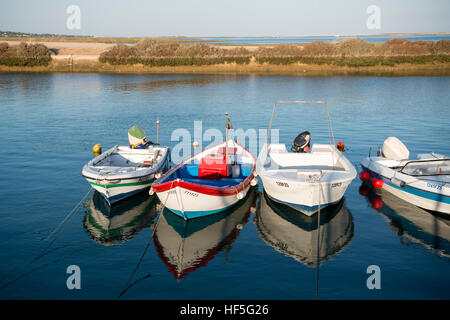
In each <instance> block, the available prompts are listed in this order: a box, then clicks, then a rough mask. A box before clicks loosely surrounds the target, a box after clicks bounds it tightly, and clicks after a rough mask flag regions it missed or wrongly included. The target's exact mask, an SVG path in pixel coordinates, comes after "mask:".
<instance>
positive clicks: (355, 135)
mask: <svg viewBox="0 0 450 320" xmlns="http://www.w3.org/2000/svg"><path fill="white" fill-rule="evenodd" d="M449 87H450V78H449V77H399V78H393V77H293V76H253V75H98V74H0V137H1V140H0V158H1V166H0V177H1V179H0V192H1V197H0V208H1V209H0V218H1V224H0V281H1V282H0V298H1V299H17V298H19V299H80V298H81V299H115V298H117V297H118V296H120V298H121V299H315V298H316V289H318V292H319V298H320V299H449V298H450V290H449V288H450V274H449V272H448V270H449V256H450V245H449V240H450V232H449V230H450V229H449V225H450V223H449V221H446V220H443V219H441V218H439V217H435V216H432V215H430V214H429V213H423V212H422V211H420V210H418V209H416V208H414V207H413V208H409V209H407V210H406V211H405V210H404V209H401V208H402V207H401V206H400V209H399V205H398V204H399V203H401V202H399V201H400V200H398V199H397V200H394V201H392V199H387V198H386V199H385V201H383V206H382V207H381V208H380V209H378V210H376V209H373V208H372V207H371V206H372V200H373V198H374V197H373V195H369V196H368V197H366V196H362V195H360V193H359V189H360V186H361V183H360V181H358V180H357V179H355V180H354V181H353V182H352V183H351V185H350V186H349V188H348V190H347V192H346V195H345V200H344V201H343V203H340V204H338V206H336V207H334V208H331V209H330V210H329V212H328V213H326V214H325V213H324V215H323V217H322V218H321V221H320V225H321V229H320V230H321V237H322V239H327V240H326V241H325V240H323V241H322V245H324V249H323V250H321V256H320V260H321V263H320V268H319V275H320V276H319V286H318V288H317V287H316V271H317V261H316V260H314V259H315V256H314V254H312V253H314V252H316V251H315V249H314V248H315V247H314V246H315V242H314V239H316V237H317V235H316V231H317V220H314V219H312V220H311V219H309V220H308V219H305V218H304V217H301V216H298V215H296V214H292V212H289V211H288V210H287V209H286V208H283V207H281V208H280V207H279V206H274V205H273V204H272V205H271V204H270V202H268V201H267V199H266V198H265V197H264V195H263V193H262V192H261V191H262V185H261V184H259V185H258V187H257V188H256V190H255V191H254V193H252V194H251V195H249V197H248V198H246V199H245V200H244V201H243V203H242V204H241V206H238V207H237V208H233V210H232V211H230V212H227V213H226V214H224V215H222V216H217V217H213V218H209V219H207V220H199V221H197V222H193V223H189V224H188V225H186V226H185V225H183V224H180V221H179V220H177V218H176V217H174V216H173V215H172V216H171V213H170V212H167V211H164V215H163V216H162V217H161V219H160V220H159V221H158V216H159V213H160V209H161V204H159V203H158V201H157V200H156V199H154V198H149V197H147V195H146V194H142V195H139V196H137V197H135V198H132V199H130V200H129V201H126V202H124V203H122V204H121V205H120V206H117V207H115V208H113V209H112V212H109V211H108V207H107V206H106V205H105V203H104V202H102V199H101V198H99V197H98V195H97V194H89V196H88V199H87V201H83V202H82V204H83V207H82V208H81V209H80V210H79V211H77V212H76V213H75V214H74V215H72V216H69V217H71V218H70V219H67V220H66V221H65V222H66V223H65V224H62V227H61V228H60V229H57V230H60V231H61V232H55V233H54V232H53V231H54V230H55V228H57V227H58V226H59V225H60V224H61V223H62V222H63V219H64V218H65V217H66V216H67V215H68V214H69V212H70V211H71V210H72V209H73V208H74V207H76V205H77V204H78V203H79V202H80V200H81V199H82V198H83V196H84V195H85V194H86V193H87V192H88V190H89V185H88V184H87V182H86V181H85V180H83V178H82V177H81V175H80V171H81V168H82V166H83V165H84V164H85V163H86V162H87V161H88V160H89V159H91V158H92V151H91V150H92V146H93V145H94V144H96V143H100V144H101V145H102V147H103V150H106V149H108V148H110V147H112V146H114V145H115V144H127V130H128V128H130V127H131V126H132V125H138V126H141V127H142V128H143V129H144V130H145V131H146V132H147V134H148V136H149V137H150V139H151V140H155V135H156V128H155V121H156V118H157V117H159V119H160V121H161V127H160V142H161V143H162V144H166V145H169V146H171V147H172V148H173V147H175V146H176V145H177V141H172V140H171V135H172V133H173V132H174V130H175V129H177V128H185V129H187V130H188V131H189V132H191V133H192V132H193V126H194V120H202V121H203V123H202V125H203V132H205V131H206V130H207V129H208V128H218V129H219V130H221V131H223V130H224V118H225V117H224V112H225V111H228V112H229V114H230V117H231V121H232V123H233V127H234V128H235V129H237V128H242V129H245V130H248V129H255V130H256V129H263V128H267V126H268V123H269V119H270V114H271V111H272V106H273V102H274V101H275V100H276V99H283V100H291V99H308V100H309V99H311V100H313V99H320V100H327V101H328V104H329V109H330V115H331V119H332V124H333V130H334V135H335V137H336V141H344V143H345V144H346V147H347V151H346V156H347V157H348V159H349V160H350V161H351V162H352V163H354V164H355V166H357V165H358V164H359V162H360V161H361V160H362V158H363V157H365V156H366V155H367V154H368V151H369V148H370V147H372V148H373V149H374V150H375V149H376V148H377V147H378V146H379V145H381V144H382V143H383V141H384V139H385V138H386V137H388V136H397V137H398V138H400V139H401V140H402V141H403V142H404V143H405V144H406V146H407V147H408V148H409V150H410V152H411V156H412V157H415V155H416V154H417V153H422V152H428V151H434V152H437V153H441V154H446V155H450V146H449V143H448V141H449V138H450V127H449V113H450V104H449V101H450V90H449ZM320 108H321V106H320V105H311V106H301V107H300V106H299V105H283V106H282V107H280V109H279V110H278V111H279V112H277V114H276V119H275V122H274V128H277V129H279V130H280V141H281V142H284V143H287V144H290V143H291V142H292V140H293V139H294V138H295V136H296V135H297V134H298V133H299V132H301V131H303V130H308V129H309V130H310V131H311V133H312V142H313V143H321V142H323V143H327V141H328V132H327V126H326V122H325V121H324V113H323V110H322V109H320ZM203 144H204V146H205V145H207V144H208V142H207V141H203ZM358 169H359V168H358ZM381 199H382V200H383V197H382V198H381ZM388 200H389V201H388ZM108 214H109V215H108ZM417 214H419V217H420V214H425V215H426V217H427V218H426V219H423V220H425V222H420V221H419V222H418V221H417V220H415V219H412V218H411V216H414V215H417ZM163 218H164V219H163ZM155 228H156V232H155V235H154V237H153V238H152V233H153V230H154V229H155ZM46 238H49V239H50V240H46ZM52 240H54V241H53V242H52ZM42 252H43V253H44V254H43V255H41V256H40V257H39V258H38V259H36V260H34V261H32V260H33V258H35V257H37V256H39V253H42ZM316 258H317V257H316ZM70 265H77V266H79V267H80V270H81V289H80V290H77V289H74V290H69V289H68V288H67V285H66V281H67V279H68V277H69V274H67V273H66V270H67V267H68V266H70ZM370 265H377V266H379V267H380V270H381V289H379V290H376V289H374V290H369V289H368V288H367V286H366V280H367V278H368V277H369V274H367V272H366V271H367V268H368V267H369V266H370ZM124 288H127V289H126V290H123V289H124Z"/></svg>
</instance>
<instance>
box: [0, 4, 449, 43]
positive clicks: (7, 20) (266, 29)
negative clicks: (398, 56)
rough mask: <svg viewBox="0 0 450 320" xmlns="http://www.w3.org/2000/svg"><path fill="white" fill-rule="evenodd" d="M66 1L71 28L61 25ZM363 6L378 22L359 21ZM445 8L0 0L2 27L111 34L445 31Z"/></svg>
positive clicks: (363, 14) (365, 17)
mask: <svg viewBox="0 0 450 320" xmlns="http://www.w3.org/2000/svg"><path fill="white" fill-rule="evenodd" d="M70 5H77V6H78V7H79V9H80V20H79V21H80V24H79V27H80V28H79V29H69V28H68V27H67V20H68V19H69V18H70V16H71V15H70V14H68V13H66V10H67V8H68V7H69V6H70ZM370 5H376V6H378V7H379V8H380V15H379V18H380V19H379V22H380V24H379V29H369V28H368V27H367V20H368V18H369V16H370V14H368V13H367V12H366V10H367V8H368V7H369V6H370ZM449 15H450V0H428V1H426V0H309V1H301V0H270V1H269V0H11V1H6V0H0V30H2V31H18V32H33V33H56V34H73V35H93V36H116V37H132V36H137V37H144V36H148V37H156V36H188V37H226V36H241V37H242V36H301V35H336V34H340V35H344V34H376V33H397V32H398V33H422V32H423V33H432V32H450V17H449ZM72 21H73V20H72ZM72 26H73V24H72Z"/></svg>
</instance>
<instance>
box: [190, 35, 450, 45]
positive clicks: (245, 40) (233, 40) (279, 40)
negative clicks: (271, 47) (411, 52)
mask: <svg viewBox="0 0 450 320" xmlns="http://www.w3.org/2000/svg"><path fill="white" fill-rule="evenodd" d="M355 37H358V38H361V39H364V40H366V41H368V42H385V41H387V40H389V39H408V40H410V41H418V40H425V41H439V40H450V35H449V34H423V35H392V36H389V35H355V36H346V35H339V36H338V35H334V36H299V37H205V38H199V40H203V41H206V42H210V43H216V42H222V43H226V44H285V43H309V42H313V41H323V42H339V41H342V40H347V39H352V38H355Z"/></svg>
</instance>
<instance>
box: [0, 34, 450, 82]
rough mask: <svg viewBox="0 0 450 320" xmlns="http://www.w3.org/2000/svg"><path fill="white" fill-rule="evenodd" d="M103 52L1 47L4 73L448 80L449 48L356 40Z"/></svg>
mask: <svg viewBox="0 0 450 320" xmlns="http://www.w3.org/2000/svg"><path fill="white" fill-rule="evenodd" d="M178 40H180V39H178ZM44 43H45V42H44ZM46 44H50V43H46ZM100 44H102V45H103V47H99V48H97V51H96V50H93V49H92V46H93V43H91V42H90V43H78V45H79V46H80V47H79V48H78V51H73V50H72V51H70V50H69V49H65V48H62V49H54V48H49V47H47V46H46V45H44V44H42V43H25V42H21V43H19V44H14V42H13V41H10V42H0V72H96V73H207V74H212V73H239V74H250V73H257V74H295V75H299V74H300V75H358V74H360V75H399V76H402V75H424V76H427V75H450V40H439V41H423V40H419V41H409V40H407V39H390V40H388V41H386V42H367V41H365V40H363V39H360V38H353V39H348V40H342V41H340V42H322V41H314V42H311V43H306V44H279V45H270V46H219V45H214V44H205V43H202V42H194V43H185V42H183V41H172V40H171V41H166V40H161V39H158V40H155V39H150V38H143V39H140V40H139V41H137V43H136V44H124V43H117V42H116V43H115V44H109V45H106V44H105V43H100ZM100 44H99V45H100ZM66 45H68V44H66ZM70 45H74V43H70ZM89 46H90V48H89ZM73 52H75V53H76V54H72V53H73ZM69 53H70V54H69Z"/></svg>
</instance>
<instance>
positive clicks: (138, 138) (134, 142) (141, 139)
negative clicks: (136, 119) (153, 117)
mask: <svg viewBox="0 0 450 320" xmlns="http://www.w3.org/2000/svg"><path fill="white" fill-rule="evenodd" d="M128 141H129V142H130V148H132V149H145V148H146V147H147V144H148V142H147V136H146V135H145V132H144V130H142V129H141V128H139V127H138V126H132V127H131V128H130V130H128Z"/></svg>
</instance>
